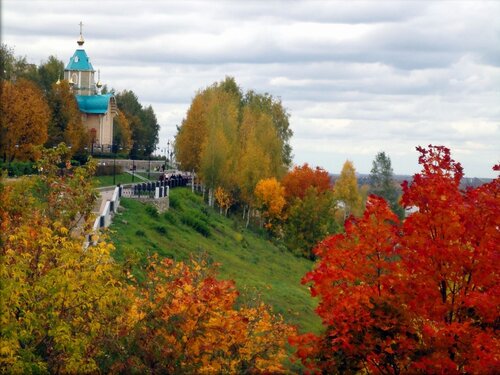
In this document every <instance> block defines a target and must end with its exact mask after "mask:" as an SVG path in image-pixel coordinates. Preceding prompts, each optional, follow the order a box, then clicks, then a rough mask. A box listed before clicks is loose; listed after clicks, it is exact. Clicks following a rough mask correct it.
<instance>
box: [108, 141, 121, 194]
mask: <svg viewBox="0 0 500 375" xmlns="http://www.w3.org/2000/svg"><path fill="white" fill-rule="evenodd" d="M111 149H112V151H113V185H116V153H117V152H118V145H111ZM121 149H122V148H121V147H120V150H121Z"/></svg>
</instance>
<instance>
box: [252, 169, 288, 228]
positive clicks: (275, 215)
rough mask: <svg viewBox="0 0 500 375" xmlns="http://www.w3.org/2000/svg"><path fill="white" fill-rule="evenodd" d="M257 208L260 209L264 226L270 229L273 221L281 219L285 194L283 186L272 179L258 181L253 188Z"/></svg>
mask: <svg viewBox="0 0 500 375" xmlns="http://www.w3.org/2000/svg"><path fill="white" fill-rule="evenodd" d="M254 194H255V198H256V201H257V207H259V208H260V210H261V212H262V215H263V217H264V219H265V221H266V226H267V227H268V228H271V227H272V225H273V221H275V220H279V219H281V218H282V214H283V208H284V207H285V203H286V201H285V197H284V195H285V192H284V188H283V186H281V184H280V183H279V182H278V180H276V179H275V178H274V177H273V178H266V179H263V180H260V181H259V182H258V183H257V186H256V187H255V193H254Z"/></svg>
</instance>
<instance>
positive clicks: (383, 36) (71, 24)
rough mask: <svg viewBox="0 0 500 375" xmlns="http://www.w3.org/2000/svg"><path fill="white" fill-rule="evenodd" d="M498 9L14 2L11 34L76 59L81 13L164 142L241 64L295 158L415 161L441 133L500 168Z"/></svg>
mask: <svg viewBox="0 0 500 375" xmlns="http://www.w3.org/2000/svg"><path fill="white" fill-rule="evenodd" d="M499 13H500V5H499V4H498V3H495V2H474V3H472V2H451V1H447V2H421V1H418V2H406V1H405V2H394V1H388V2H380V1H378V2H371V1H370V2H360V1H355V2H352V1H335V2H328V1H292V2H289V1H287V2H281V1H245V2H234V1H220V2H207V1H202V2H191V1H190V2H158V1H121V2H114V1H90V0H89V1H71V2H69V1H38V2H34V1H28V2H24V1H9V0H7V1H3V2H2V38H3V40H2V41H3V42H6V43H7V44H8V45H10V46H15V49H16V53H17V54H21V55H27V56H28V57H29V59H30V61H32V62H40V61H41V60H43V59H46V58H47V57H48V56H49V55H56V56H58V57H59V58H60V59H62V60H63V61H64V62H65V63H66V62H67V60H68V59H69V57H70V56H71V55H72V53H73V51H74V49H75V48H76V43H75V42H76V39H77V37H78V22H80V20H82V21H83V22H84V23H85V27H84V36H85V38H86V44H85V48H86V50H87V53H88V54H89V56H90V58H91V59H92V62H93V64H94V67H95V68H97V69H101V77H102V80H103V81H104V82H105V83H107V84H108V86H109V87H114V88H115V89H117V90H122V89H132V90H133V91H134V92H135V93H136V94H137V95H138V96H139V98H140V100H141V102H143V103H144V104H146V105H148V104H152V105H153V107H154V108H155V112H156V113H157V115H158V119H159V121H160V123H161V125H162V130H161V134H160V135H161V139H162V141H161V142H163V143H166V139H168V138H171V137H173V135H174V134H175V125H176V124H180V122H181V121H182V118H183V117H184V116H185V113H186V111H187V108H188V106H189V103H190V101H191V98H192V97H193V96H194V94H195V92H196V91H197V90H199V89H203V88H204V87H206V86H208V85H210V84H211V83H213V82H214V81H218V80H221V79H223V78H224V76H226V75H231V76H234V77H235V78H236V80H237V82H238V83H239V84H240V85H241V86H242V88H243V89H244V90H246V89H255V90H256V91H258V92H269V93H271V94H273V95H274V96H277V97H281V98H282V100H283V104H284V105H285V107H287V109H288V110H289V112H290V114H291V119H290V120H291V126H292V128H293V130H294V132H295V136H294V138H293V142H292V144H293V146H294V154H295V161H296V162H303V161H309V162H310V163H312V164H318V165H322V166H324V167H326V168H327V169H329V170H331V171H332V172H335V171H339V170H340V168H341V166H342V163H343V162H344V161H345V159H347V158H350V159H353V161H354V162H355V165H356V167H357V169H358V171H360V172H368V171H369V169H370V167H371V159H372V158H373V156H374V155H375V154H376V152H377V151H380V150H385V151H386V152H388V153H389V154H390V155H391V156H392V157H393V165H394V169H395V171H397V172H398V173H403V172H404V171H405V170H406V171H407V172H408V171H409V172H413V171H415V170H418V165H416V158H417V157H416V153H415V152H414V146H415V145H418V144H420V145H426V144H429V143H442V144H446V145H448V146H450V147H452V150H453V148H456V149H457V154H458V155H459V156H460V157H463V158H464V166H465V167H466V171H469V172H467V173H472V174H476V175H482V176H491V175H492V174H491V171H490V164H493V163H494V162H495V161H498V159H499V156H500V155H499V151H498V150H500V136H499V135H500V134H499V132H500V129H499V126H500V107H499V106H498V102H499V101H500V92H499V90H498V87H500V49H499V48H498V46H499V45H500V22H499V21H498V17H496V15H497V14H499ZM457 159H458V156H457ZM459 160H460V159H459ZM474 172H477V173H474Z"/></svg>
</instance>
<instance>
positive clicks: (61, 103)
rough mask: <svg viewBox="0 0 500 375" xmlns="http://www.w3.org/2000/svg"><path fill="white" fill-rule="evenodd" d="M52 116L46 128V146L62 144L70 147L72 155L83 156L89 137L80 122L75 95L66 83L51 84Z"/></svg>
mask: <svg viewBox="0 0 500 375" xmlns="http://www.w3.org/2000/svg"><path fill="white" fill-rule="evenodd" d="M48 103H49V107H50V109H51V112H52V115H51V120H50V123H49V128H48V139H47V142H46V146H48V147H54V146H57V145H58V144H59V143H61V142H64V143H66V144H67V145H71V147H72V153H73V154H75V153H78V154H84V153H85V150H84V148H85V147H86V146H87V145H88V143H89V139H88V138H89V135H88V133H87V130H86V129H85V127H84V125H83V122H82V115H81V113H80V110H79V108H78V104H77V102H76V99H75V95H74V94H73V93H72V92H71V88H70V86H69V83H68V82H67V81H61V82H60V83H53V84H52V89H51V90H50V91H49V93H48Z"/></svg>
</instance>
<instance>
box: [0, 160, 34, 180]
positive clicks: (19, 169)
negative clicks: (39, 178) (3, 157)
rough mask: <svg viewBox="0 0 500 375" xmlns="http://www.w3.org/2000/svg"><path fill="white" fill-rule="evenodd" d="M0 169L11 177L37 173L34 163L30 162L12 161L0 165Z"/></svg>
mask: <svg viewBox="0 0 500 375" xmlns="http://www.w3.org/2000/svg"><path fill="white" fill-rule="evenodd" d="M0 169H6V170H7V173H8V174H9V176H11V177H14V176H16V177H18V176H24V175H29V174H35V173H37V170H36V168H35V163H33V162H30V161H13V162H11V163H1V164H0Z"/></svg>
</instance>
